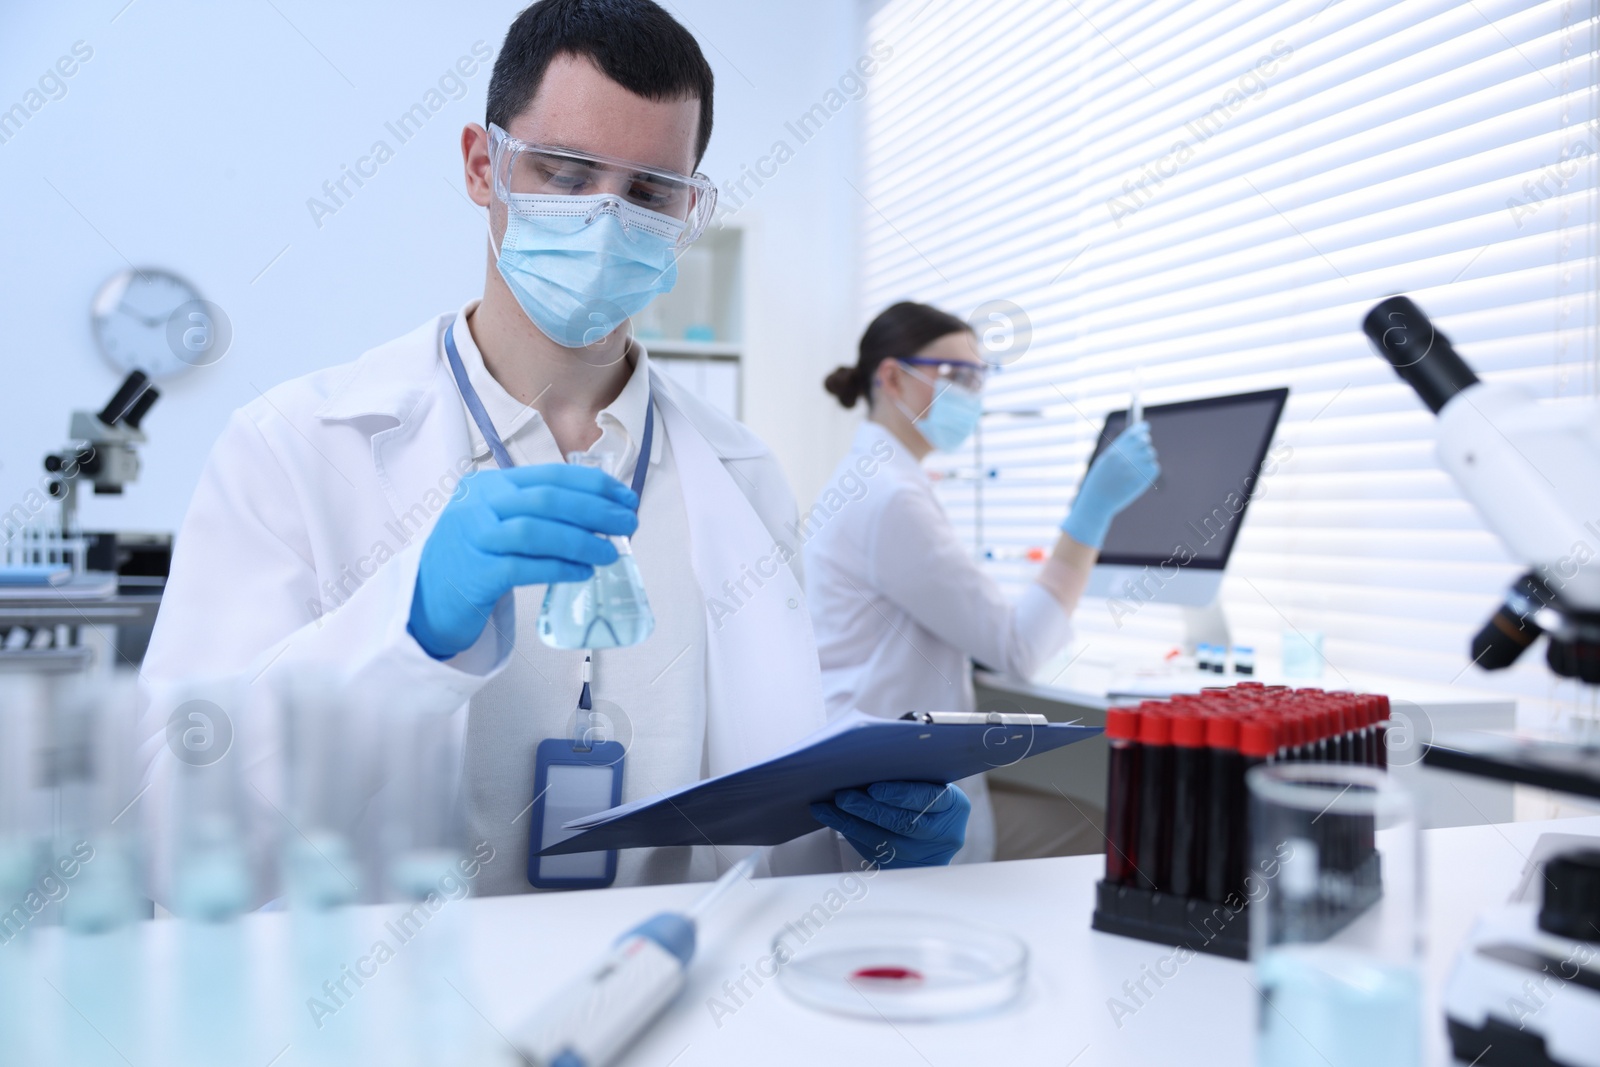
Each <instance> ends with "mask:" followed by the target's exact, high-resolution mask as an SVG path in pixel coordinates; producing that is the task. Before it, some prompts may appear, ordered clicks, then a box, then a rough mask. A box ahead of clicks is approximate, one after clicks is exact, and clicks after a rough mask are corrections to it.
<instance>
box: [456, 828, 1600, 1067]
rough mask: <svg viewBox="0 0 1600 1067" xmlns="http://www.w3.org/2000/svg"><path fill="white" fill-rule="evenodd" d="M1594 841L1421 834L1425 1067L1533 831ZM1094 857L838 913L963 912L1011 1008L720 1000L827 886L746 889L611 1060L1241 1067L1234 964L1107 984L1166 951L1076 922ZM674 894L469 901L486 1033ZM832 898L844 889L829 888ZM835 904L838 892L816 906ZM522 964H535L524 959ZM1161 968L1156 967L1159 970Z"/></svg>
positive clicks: (886, 879)
mask: <svg viewBox="0 0 1600 1067" xmlns="http://www.w3.org/2000/svg"><path fill="white" fill-rule="evenodd" d="M1547 832H1554V833H1562V834H1587V835H1600V817H1591V818H1579V819H1564V820H1558V821H1553V822H1524V823H1512V824H1506V825H1494V826H1474V827H1458V828H1449V829H1438V830H1427V831H1424V832H1423V853H1424V862H1425V864H1426V883H1425V892H1426V898H1427V902H1426V905H1425V908H1426V930H1427V955H1426V962H1425V964H1424V982H1425V986H1426V991H1427V1007H1426V1014H1425V1016H1424V1030H1425V1035H1426V1042H1427V1045H1426V1047H1427V1049H1428V1055H1427V1059H1426V1061H1425V1062H1427V1063H1429V1064H1446V1063H1449V1062H1450V1060H1449V1052H1448V1045H1447V1042H1446V1039H1445V1031H1444V1020H1443V1016H1442V1014H1441V1010H1440V1008H1439V995H1440V990H1441V988H1442V986H1443V983H1444V980H1445V977H1446V975H1447V973H1448V971H1449V969H1450V966H1451V963H1452V961H1453V959H1454V957H1455V954H1456V951H1457V949H1458V948H1459V946H1460V945H1461V944H1462V941H1463V939H1464V938H1465V936H1466V934H1467V931H1468V929H1469V928H1470V927H1471V925H1472V923H1473V921H1474V918H1475V917H1476V916H1477V915H1478V914H1479V913H1480V912H1482V911H1483V910H1485V909H1486V908H1489V907H1491V906H1493V905H1495V904H1498V903H1501V902H1503V901H1504V900H1505V899H1506V898H1507V897H1508V895H1509V894H1510V893H1511V892H1512V891H1513V889H1515V887H1516V886H1517V884H1518V882H1519V881H1520V879H1521V877H1522V874H1523V869H1524V866H1525V862H1526V860H1525V858H1526V857H1527V856H1528V855H1530V854H1531V852H1532V850H1533V847H1534V842H1535V841H1536V840H1537V839H1538V837H1539V836H1540V834H1542V833H1547ZM1103 871H1104V861H1103V860H1102V859H1101V857H1098V856H1069V857H1060V858H1054V859H1040V860H1021V861H1016V862H1012V863H993V864H977V865H971V866H956V867H948V868H931V869H918V870H904V871H880V872H878V873H877V874H876V875H875V876H874V877H872V878H871V879H870V880H869V881H867V882H866V883H865V884H866V887H867V888H866V891H865V893H864V894H860V893H858V894H857V895H859V898H860V899H857V900H852V901H848V902H846V903H844V904H843V906H842V907H840V908H839V911H838V912H837V914H839V915H844V914H846V913H850V912H854V913H857V914H866V913H870V912H884V913H892V914H900V913H906V912H924V913H932V914H936V915H948V916H958V917H963V916H964V917H969V918H971V919H974V920H978V921H981V922H985V923H989V924H993V925H996V926H1000V927H1002V928H1005V929H1008V930H1010V931H1012V932H1013V933H1015V934H1017V935H1018V936H1019V937H1021V938H1022V939H1023V940H1024V941H1025V942H1027V944H1028V947H1029V952H1030V959H1029V963H1028V977H1027V982H1026V985H1025V988H1024V992H1023V994H1022V996H1021V997H1020V999H1019V1000H1018V1001H1017V1002H1015V1003H1013V1004H1012V1005H1011V1006H1010V1007H1008V1008H1004V1009H1000V1010H998V1011H995V1012H993V1013H991V1014H989V1015H986V1016H982V1017H978V1018H969V1019H964V1020H957V1021H950V1022H943V1023H907V1022H896V1023H893V1024H890V1023H887V1022H883V1021H866V1020H861V1019H849V1018H843V1017H839V1016H835V1015H829V1014H825V1013H822V1012H818V1011H815V1010H812V1009H809V1008H806V1007H803V1006H801V1005H800V1004H798V1003H796V1002H795V1001H794V1000H792V999H790V997H789V995H788V994H787V993H786V992H785V991H784V990H783V989H781V988H779V987H778V985H777V982H776V981H775V980H772V979H768V980H766V981H765V983H764V984H763V985H762V986H760V987H756V986H755V984H754V982H753V981H750V980H747V981H746V982H745V987H746V989H749V990H751V991H752V993H751V995H750V996H748V997H743V998H741V999H742V1000H743V1004H742V1005H740V1006H736V1007H734V1010H733V1011H732V1013H731V1014H728V1013H724V1012H721V1011H714V1010H713V1005H712V1003H711V1001H712V998H716V999H717V1000H719V1001H721V1002H722V1003H723V1004H725V1005H729V1006H733V1002H732V1001H731V1000H730V998H729V995H728V993H727V991H726V990H724V988H723V983H724V982H728V981H730V980H737V979H739V978H740V977H741V976H742V975H744V974H745V973H746V971H747V969H753V968H754V967H755V965H756V963H757V961H758V960H760V959H762V958H763V957H765V956H766V955H767V954H768V953H769V951H770V943H771V940H772V938H773V935H774V934H776V933H777V932H778V931H779V930H780V929H781V928H782V927H783V926H784V924H785V923H791V922H794V921H796V920H797V919H799V918H800V917H801V916H802V915H804V914H805V913H806V912H808V911H809V910H810V909H811V908H812V907H813V906H814V905H817V904H819V903H822V902H824V901H825V900H826V899H828V894H829V892H830V891H838V890H839V885H840V878H841V876H840V875H810V876H805V877H794V878H778V879H758V880H756V881H755V882H753V883H750V884H748V885H747V886H744V887H739V888H737V889H736V891H735V892H734V893H733V894H731V895H730V897H729V898H728V903H727V905H726V907H725V909H724V910H723V913H722V914H721V916H719V917H718V918H717V919H715V920H714V921H712V922H710V923H708V924H707V928H706V929H705V930H703V931H702V938H701V944H702V947H701V949H700V955H699V958H698V959H697V960H696V961H695V963H694V965H693V967H692V968H691V972H690V978H689V985H688V988H687V989H686V990H685V991H684V993H683V995H682V996H681V997H680V998H679V999H678V1000H677V1002H676V1003H675V1004H674V1005H673V1006H672V1007H671V1008H670V1009H669V1010H668V1013H667V1014H666V1016H665V1017H664V1018H663V1019H662V1020H661V1022H660V1023H659V1024H658V1025H657V1026H656V1027H655V1028H654V1029H653V1030H652V1031H651V1032H650V1033H649V1034H647V1035H646V1036H645V1037H644V1038H643V1039H642V1040H641V1041H640V1043H639V1044H638V1045H637V1046H636V1047H635V1048H634V1049H633V1051H632V1052H631V1054H630V1055H629V1056H628V1057H626V1059H625V1060H624V1061H623V1062H624V1063H625V1064H628V1065H630V1067H668V1065H671V1067H696V1065H701V1064H731V1063H765V1064H807V1065H816V1064H840V1063H872V1064H876V1065H882V1067H890V1065H896V1064H904V1065H905V1067H944V1065H949V1067H956V1065H963V1067H964V1065H970V1064H985V1065H987V1064H1011V1065H1017V1067H1022V1065H1032V1064H1041V1065H1050V1067H1066V1065H1069V1064H1070V1065H1072V1067H1101V1065H1104V1067H1129V1065H1135V1064H1152V1065H1161V1067H1169V1065H1171V1064H1186V1065H1199V1064H1220V1065H1226V1067H1239V1065H1241V1064H1249V1063H1252V1062H1253V1058H1254V1051H1253V1048H1254V1046H1253V1040H1254V1031H1255V1026H1256V1007H1257V1005H1256V997H1257V994H1256V992H1255V988H1254V986H1253V985H1252V981H1253V979H1254V975H1253V972H1252V970H1251V967H1250V965H1249V964H1246V963H1240V962H1235V961H1232V960H1226V959H1220V958H1216V957H1212V956H1195V957H1193V958H1191V959H1189V960H1188V961H1187V962H1185V963H1182V964H1181V966H1177V971H1178V973H1177V975H1176V976H1175V977H1172V978H1167V979H1164V980H1163V981H1164V984H1163V985H1161V986H1160V987H1159V988H1157V987H1156V986H1154V985H1153V984H1151V983H1148V982H1147V983H1146V988H1148V989H1151V990H1152V991H1153V995H1151V996H1149V997H1148V998H1144V1004H1143V1006H1142V1007H1138V1008H1137V1009H1136V1010H1135V1012H1134V1013H1133V1014H1131V1015H1126V1014H1123V1015H1121V1017H1120V1019H1118V1018H1114V1017H1113V1013H1112V1011H1111V1009H1110V1008H1109V1007H1108V1002H1109V1001H1110V1000H1111V999H1112V998H1118V999H1119V1000H1121V1001H1123V1002H1124V1003H1125V1004H1129V1003H1131V1001H1130V1000H1129V998H1128V994H1127V992H1126V991H1125V990H1124V988H1123V983H1124V982H1132V981H1138V980H1139V979H1140V978H1141V977H1142V976H1143V974H1144V973H1145V971H1144V969H1145V968H1147V967H1149V968H1154V967H1155V965H1156V963H1157V961H1159V960H1163V959H1164V958H1166V957H1168V956H1170V955H1171V953H1172V950H1171V949H1169V948H1166V947H1164V946H1161V945H1156V944H1152V943H1149V942H1145V941H1136V940H1130V939H1127V938H1122V937H1117V936H1114V935H1111V934H1104V933H1098V932H1095V931H1093V930H1091V929H1090V928H1089V918H1090V913H1091V912H1092V911H1093V910H1094V887H1095V883H1096V881H1097V880H1098V879H1099V878H1100V877H1101V875H1102V873H1103ZM699 892H700V888H697V887H695V886H689V885H682V886H664V887H646V888H634V889H621V890H602V891H589V892H581V893H570V894H556V895H542V896H535V897H502V898H492V899H485V900H474V901H469V902H468V903H467V904H466V905H465V908H466V911H467V914H468V916H469V919H470V929H471V946H472V947H471V960H472V967H471V969H472V971H473V973H474V976H475V978H476V985H477V990H476V992H475V994H474V996H475V997H476V998H478V999H477V1001H476V1006H477V1008H478V1010H480V1011H481V1012H482V1014H483V1017H484V1018H485V1019H486V1020H487V1021H488V1022H490V1023H492V1024H493V1025H494V1026H495V1027H496V1028H497V1029H502V1030H504V1029H506V1028H509V1027H511V1026H513V1025H515V1023H516V1022H517V1021H518V1019H519V1018H520V1017H521V1016H522V1015H523V1014H524V1013H525V1012H526V1010H527V1008H528V1006H529V1005H530V1004H533V1003H536V1002H537V1001H538V1000H539V999H540V998H541V997H543V996H546V995H548V994H550V993H553V992H554V991H556V990H557V989H559V988H560V987H561V986H562V985H563V984H564V983H566V982H567V981H569V980H570V979H571V978H572V976H573V974H574V973H575V972H576V970H577V969H578V968H579V967H580V966H581V965H582V963H583V962H584V961H586V960H589V959H592V958H594V957H595V956H597V955H598V954H599V953H600V952H601V951H603V950H604V948H605V947H606V946H607V945H608V944H609V943H610V942H611V941H612V940H613V939H614V938H615V937H616V936H617V934H618V933H619V932H620V931H622V930H623V929H625V928H627V927H628V926H630V925H631V924H633V923H635V922H638V921H640V920H643V919H645V918H647V917H648V916H650V915H652V914H654V913H656V912H658V911H662V910H667V909H674V908H678V909H681V908H684V907H687V906H688V904H689V903H690V902H691V901H692V900H693V899H694V897H695V896H696V895H697V894H698V893H699ZM840 895H841V896H847V895H846V894H840ZM833 899H834V900H835V901H837V900H838V899H839V897H835V898H833ZM535 961H538V962H535ZM1173 966H1175V964H1173V963H1167V964H1163V969H1165V970H1168V971H1170V970H1171V969H1172V968H1173Z"/></svg>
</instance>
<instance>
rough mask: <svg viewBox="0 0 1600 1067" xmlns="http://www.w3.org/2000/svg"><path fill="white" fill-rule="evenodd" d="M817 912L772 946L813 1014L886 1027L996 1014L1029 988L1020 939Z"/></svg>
mask: <svg viewBox="0 0 1600 1067" xmlns="http://www.w3.org/2000/svg"><path fill="white" fill-rule="evenodd" d="M813 916H815V912H813V913H810V914H808V915H807V916H803V917H802V918H801V919H800V920H797V921H795V922H790V923H787V924H785V926H784V928H783V929H782V930H780V931H778V933H777V935H776V936H774V937H773V939H772V952H773V958H774V959H776V960H778V961H780V964H781V966H780V969H779V971H778V982H779V984H780V985H781V986H783V988H784V989H785V990H786V991H787V992H788V994H789V995H790V996H791V997H793V998H794V999H795V1000H798V1001H799V1002H800V1003H802V1004H805V1005H807V1006H808V1007H812V1008H818V1009H820V1010H822V1011H829V1012H835V1013H837V1014H841V1015H853V1016H858V1017H861V1018H867V1019H886V1020H940V1019H951V1018H956V1017H959V1016H964V1015H972V1014H976V1013H978V1012H985V1011H992V1010H994V1009H997V1008H1000V1007H1002V1006H1004V1005H1006V1004H1008V1003H1010V1002H1011V1001H1012V1000H1013V999H1015V998H1016V996H1017V994H1018V993H1019V992H1021V990H1022V982H1023V978H1024V977H1025V976H1026V974H1027V969H1028V948H1027V946H1026V945H1024V944H1023V943H1022V941H1021V940H1020V939H1018V938H1017V937H1016V936H1015V935H1014V934H1010V933H1007V932H1006V931H1004V930H1001V929H999V928H998V927H993V926H988V925H985V924H982V923H975V922H971V921H968V920H964V919H959V920H958V919H952V918H948V917H945V916H939V915H919V914H914V913H904V914H902V913H883V912H878V913H862V914H859V915H831V916H829V917H828V918H827V919H826V921H824V922H820V923H818V922H817V921H816V919H815V918H814V917H813Z"/></svg>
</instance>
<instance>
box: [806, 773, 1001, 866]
mask: <svg viewBox="0 0 1600 1067" xmlns="http://www.w3.org/2000/svg"><path fill="white" fill-rule="evenodd" d="M971 812H972V801H970V800H968V799H967V794H965V793H963V792H962V791H961V790H960V789H958V788H957V787H955V786H953V785H935V784H934V783H932V782H873V783H872V784H871V785H869V786H867V788H866V789H841V790H839V791H838V792H837V793H835V794H833V803H832V804H813V805H811V815H812V817H813V818H815V819H816V820H817V821H818V822H820V823H821V824H822V825H824V826H827V827H831V828H833V829H835V830H837V831H839V832H840V833H841V834H843V835H844V838H845V840H846V841H848V842H850V844H851V847H853V848H854V849H855V850H856V851H857V852H859V853H861V856H862V858H863V859H868V860H873V861H875V862H876V863H877V864H878V866H880V867H943V866H944V865H945V864H947V863H949V862H950V857H952V856H954V855H955V854H956V853H957V852H958V851H960V849H961V846H962V844H963V843H964V842H965V841H966V839H967V816H968V815H969V814H970V813H971Z"/></svg>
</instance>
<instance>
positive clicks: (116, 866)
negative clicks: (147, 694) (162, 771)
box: [43, 672, 151, 1064]
mask: <svg viewBox="0 0 1600 1067" xmlns="http://www.w3.org/2000/svg"><path fill="white" fill-rule="evenodd" d="M51 690H52V693H51V700H50V719H49V729H48V739H47V742H46V744H47V753H48V758H47V759H46V760H44V761H43V763H44V770H45V778H46V781H45V785H46V786H47V788H48V789H49V790H50V793H51V797H52V801H53V809H54V813H55V820H54V821H55V835H54V840H53V841H52V843H51V848H50V853H49V867H48V868H47V870H48V871H49V873H50V874H51V875H53V876H55V877H57V878H58V879H60V880H61V882H62V883H63V884H64V886H65V887H66V889H67V891H66V894H65V896H64V897H63V898H62V901H61V920H62V924H63V926H65V928H66V930H65V937H64V939H63V942H62V945H63V947H62V953H61V960H62V968H61V973H60V975H59V979H58V980H59V981H60V982H61V992H62V995H63V996H64V997H65V999H66V1000H67V1001H69V1002H70V1003H71V1004H72V1005H73V1006H74V1007H75V1008H76V1009H77V1010H76V1011H73V1012H69V1013H63V1014H62V1016H61V1020H62V1022H63V1024H64V1026H63V1028H62V1035H61V1036H62V1039H63V1042H64V1044H65V1050H66V1058H67V1059H68V1061H69V1062H72V1063H83V1064H89V1063H101V1062H105V1061H106V1060H107V1059H108V1057H107V1056H106V1054H105V1050H106V1046H107V1045H108V1044H109V1045H110V1046H112V1047H114V1048H116V1049H119V1050H126V1053H125V1054H134V1053H136V1052H137V1051H138V1050H140V1049H141V1048H143V1047H144V1046H145V1038H146V1030H145V1020H146V1017H147V1015H148V1012H146V1011H145V1010H144V1006H143V1002H142V1001H143V993H144V982H143V981H142V979H141V977H140V976H141V974H142V973H143V972H144V971H145V970H146V968H145V967H144V966H143V965H142V960H141V951H140V939H139V935H138V928H137V920H139V919H144V918H149V917H150V915H151V908H150V904H149V901H148V900H147V899H146V898H145V897H144V895H143V892H142V889H141V886H140V875H139V872H140V870H141V869H142V858H141V856H140V854H139V842H138V840H137V835H136V833H135V827H136V826H137V824H138V814H137V813H135V812H132V811H131V810H130V809H132V808H133V806H134V805H135V803H136V802H137V800H138V798H139V796H140V794H141V792H142V786H141V783H140V777H141V776H140V773H139V769H138V765H137V762H136V753H137V741H136V738H137V736H138V732H137V724H138V718H139V712H140V710H141V708H142V703H143V702H142V700H141V698H140V694H139V690H138V686H137V682H136V679H135V678H134V676H133V675H132V673H131V672H129V673H126V674H124V673H120V672H119V673H114V674H112V675H110V676H100V675H74V676H67V677H62V678H58V679H56V680H55V681H54V683H53V684H52V686H51ZM79 1012H81V1013H82V1014H81V1015H80V1014H79ZM91 1019H92V1020H93V1022H92V1024H91V1023H90V1022H89V1021H88V1020H91Z"/></svg>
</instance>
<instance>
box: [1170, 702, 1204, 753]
mask: <svg viewBox="0 0 1600 1067" xmlns="http://www.w3.org/2000/svg"><path fill="white" fill-rule="evenodd" d="M1207 718H1208V717H1206V716H1202V715H1200V714H1199V713H1198V712H1194V711H1184V712H1181V713H1179V714H1176V715H1173V716H1171V719H1172V743H1173V744H1175V745H1181V746H1183V747H1184V748H1204V747H1205V743H1206V722H1207Z"/></svg>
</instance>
